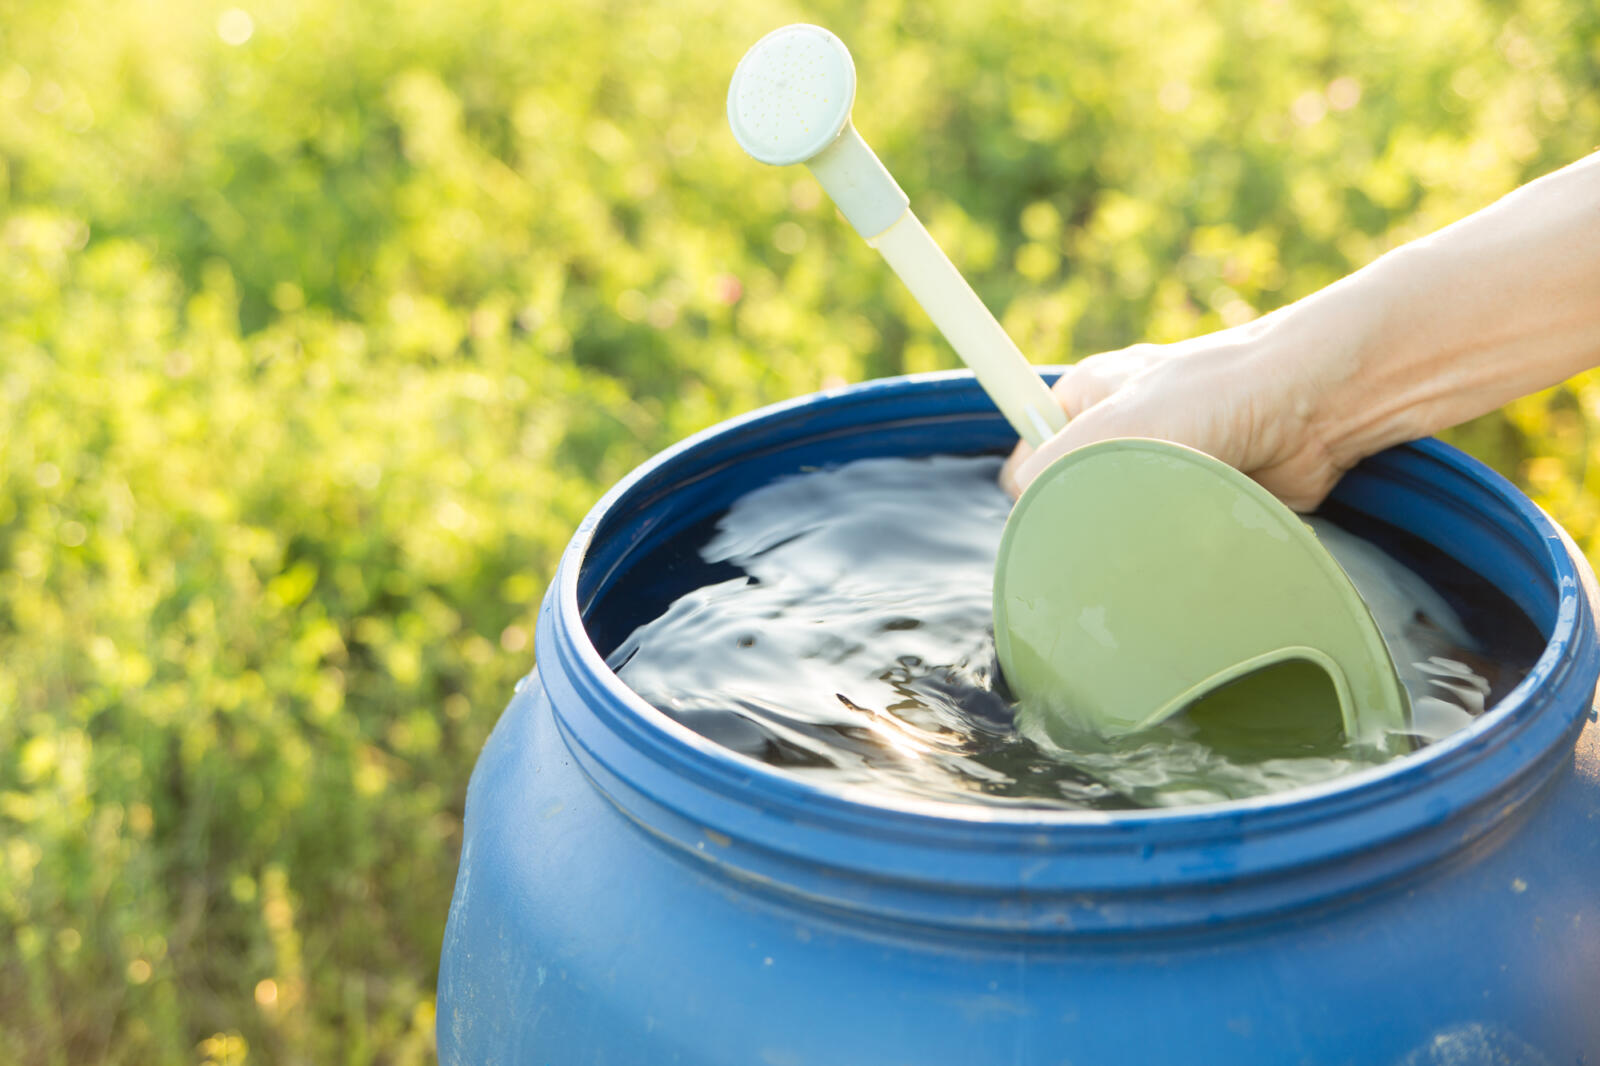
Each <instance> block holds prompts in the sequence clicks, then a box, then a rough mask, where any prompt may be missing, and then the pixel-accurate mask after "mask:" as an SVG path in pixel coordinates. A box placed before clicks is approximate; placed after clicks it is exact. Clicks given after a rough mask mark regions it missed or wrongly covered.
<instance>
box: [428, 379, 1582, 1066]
mask: <svg viewBox="0 0 1600 1066" xmlns="http://www.w3.org/2000/svg"><path fill="white" fill-rule="evenodd" d="M1011 440H1012V438H1011V434H1010V431H1009V430H1008V429H1007V428H1006V426H1005V424H1004V423H1003V422H1002V421H1001V420H1000V418H999V416H998V415H996V414H995V413H994V411H993V408H992V407H991V406H990V405H989V403H988V401H987V400H986V399H985V398H984V397H983V395H982V394H981V393H980V392H979V391H978V389H977V388H976V387H975V385H974V384H973V382H972V380H971V378H970V377H969V376H967V375H965V374H949V375H932V376H919V377H914V378H904V379H894V380H889V381H881V382H874V383H870V384H867V385H863V386H860V387H855V388H849V389H843V390H839V391H835V392H828V393H824V394H820V395H816V396H810V397H806V398H803V399H800V400H797V401H794V402H791V403H785V404H780V405H778V406H775V407H771V408H767V409H765V410H762V411H758V412H755V413H754V414H752V415H749V416H747V417H743V418H739V419H735V420H733V421H731V422H728V423H725V424H723V425H721V426H718V427H715V428H713V429H711V430H709V431H707V432H705V433H702V434H700V435H699V436H696V437H694V438H692V439H690V440H687V441H685V442H683V443H682V444H680V445H678V446H676V447H674V448H671V449H669V450H668V451H666V452H664V453H662V454H661V455H659V456H657V457H656V458H655V459H654V460H652V461H651V462H649V463H647V464H645V465H644V466H643V467H641V468H640V469H638V470H637V471H635V472H634V473H633V474H632V475H630V476H629V477H628V478H627V479H626V480H624V481H623V482H622V483H621V484H619V485H618V486H617V487H616V488H615V489H613V490H612V491H611V492H610V493H609V494H608V495H607V496H606V497H605V499H603V500H602V501H601V502H600V503H599V505H598V506H596V508H595V509H594V511H593V512H592V513H591V514H590V515H589V517H588V518H586V519H585V520H584V522H583V524H582V526H581V527H580V528H579V529H578V531H577V534H576V535H575V536H574V537H573V539H572V543H571V545H570V546H569V547H568V549H567V551H566V554H565V556H564V558H563V560H562V562H561V566H560V569H559V572H558V574H557V576H556V580H555V582H554V584H553V585H552V587H551V588H550V590H549V593H548V595H547V596H546V598H545V601H544V605H543V608H542V611H541V614H540V617H539V626H538V636H537V656H538V667H537V669H536V671H535V673H533V674H532V675H530V676H529V677H528V678H527V679H526V680H525V681H524V682H523V683H522V684H521V685H520V686H519V687H518V691H517V694H516V696H515V698H514V699H513V700H512V701H511V705H510V707H509V708H508V709H507V711H506V712H505V715H504V716H503V717H502V719H501V720H500V723H499V725H498V727H497V728H496V729H495V731H494V734H493V736H492V737H491V738H490V740H489V742H488V744H487V746H486V747H485V749H484V751H483V754H482V757H481V758H480V760H479V762H478V765H477V769H476V771H475V772H474V774H473V778H472V784H471V787H470V790H469V792H468V796H467V808H466V837H465V844H464V846H463V848H462V854H461V866H460V872H459V875H458V879H457V882H456V891H455V899H454V902H453V903H452V905H451V909H450V918H449V926H448V930H447V932H446V936H445V945H444V955H443V960H442V963H441V966H440V973H439V1000H438V1011H439V1013H438V1036H439V1050H440V1057H441V1059H442V1061H443V1062H444V1063H446V1064H448V1066H456V1064H469V1063H470V1064H488V1063H506V1064H529V1066H544V1064H548V1066H581V1064H601V1063H605V1064H611V1066H657V1064H665V1063H690V1064H695V1066H855V1064H859V1066H898V1064H914V1066H942V1064H952V1066H955V1064H959V1066H980V1064H985V1066H986V1064H1030V1066H1031V1064H1061V1063H1071V1064H1074V1066H1105V1064H1121V1063H1130V1064H1138V1063H1174V1064H1179V1063H1182V1064H1211V1063H1215V1064H1227V1066H1247V1064H1257V1063H1259V1064H1271V1066H1286V1064H1351V1066H1378V1064H1396V1066H1402V1064H1403V1066H1424V1064H1435V1063H1439V1064H1444V1063H1449V1064H1452V1066H1477V1064H1488V1063H1496V1064H1498V1063H1511V1064H1518V1066H1540V1064H1545V1063H1549V1064H1560V1066H1570V1064H1573V1063H1586V1062H1587V1063H1600V999H1597V991H1596V986H1597V983H1600V727H1597V726H1594V725H1592V724H1590V723H1592V722H1593V721H1594V718H1595V715H1594V713H1593V711H1592V709H1591V707H1592V702H1593V697H1594V692H1595V683H1596V677H1597V674H1600V648H1597V644H1596V631H1595V622H1594V608H1593V605H1592V599H1593V597H1594V585H1593V577H1592V575H1591V573H1590V571H1589V568H1588V567H1587V566H1586V564H1585V563H1584V562H1583V560H1582V558H1581V557H1580V556H1579V555H1578V554H1577V553H1576V552H1575V551H1574V550H1573V548H1572V546H1571V544H1570V542H1568V541H1567V540H1566V539H1565V537H1564V536H1563V535H1562V534H1561V533H1560V532H1559V530H1558V529H1557V528H1556V527H1555V526H1554V525H1553V524H1552V523H1551V522H1550V520H1549V519H1548V518H1546V517H1545V515H1544V514H1542V513H1541V512H1540V511H1539V510H1538V509H1537V508H1536V507H1534V506H1533V505H1532V504H1531V503H1530V502H1529V501H1528V500H1527V499H1525V498H1524V497H1523V496H1521V495H1520V494H1519V493H1518V492H1517V491H1516V490H1515V489H1514V488H1513V487H1512V486H1511V485H1510V484H1508V483H1507V482H1506V481H1504V480H1503V479H1501V478H1500V477H1499V476H1497V475H1496V474H1494V473H1493V472H1491V471H1490V470H1488V469H1487V468H1485V467H1484V466H1482V465H1481V464H1479V463H1478V462H1476V461H1474V460H1472V459H1470V458H1468V457H1467V456H1465V455H1462V454H1461V453H1459V452H1457V451H1455V450H1453V449H1451V448H1449V447H1446V446H1444V445H1442V444H1440V443H1438V442H1435V441H1423V442H1419V443H1417V444H1413V445H1408V446H1405V447H1401V448H1396V449H1393V450H1391V451H1389V452H1386V453H1384V454H1382V455H1380V456H1377V457H1375V458H1373V459H1372V460H1370V461H1368V462H1366V463H1364V464H1363V465H1361V466H1360V467H1358V468H1357V469H1356V470H1354V471H1352V472H1351V473H1350V474H1349V475H1348V476H1347V477H1346V478H1345V479H1344V481H1343V483H1342V484H1341V485H1340V487H1339V489H1338V492H1337V494H1336V497H1335V498H1336V500H1337V501H1338V504H1339V505H1341V506H1343V507H1345V508H1346V509H1347V510H1348V511H1349V513H1352V514H1356V515H1366V516H1370V517H1373V518H1377V519H1380V520H1381V521H1383V522H1386V523H1389V524H1390V525H1392V526H1395V527H1398V528H1399V529H1401V530H1403V531H1406V532H1409V533H1411V534H1414V535H1415V536H1416V537H1418V538H1421V540H1422V541H1425V542H1427V543H1428V544H1431V545H1433V546H1435V547H1436V548H1437V549H1439V550H1441V551H1443V552H1444V553H1446V554H1448V555H1449V556H1451V557H1453V558H1454V559H1456V560H1458V561H1459V562H1460V563H1462V564H1464V565H1465V566H1467V567H1469V568H1470V569H1472V570H1473V571H1475V572H1476V573H1478V574H1480V575H1483V576H1484V577H1486V578H1487V579H1489V581H1491V582H1492V583H1493V584H1494V585H1496V586H1497V587H1498V588H1499V589H1501V590H1502V591H1503V592H1504V593H1505V595H1506V596H1507V597H1508V598H1509V599H1510V600H1511V601H1512V602H1514V603H1515V604H1516V606H1517V607H1518V608H1520V610H1521V611H1522V612H1523V613H1524V614H1526V615H1527V617H1528V619H1529V620H1530V621H1531V622H1532V623H1533V625H1534V626H1535V627H1537V629H1538V631H1539V633H1540V634H1541V635H1542V637H1543V639H1544V640H1545V642H1546V644H1545V650H1544V652H1543V655H1542V657H1540V658H1539V660H1538V663H1537V665H1536V667H1535V668H1534V670H1533V671H1532V673H1531V674H1530V675H1529V676H1528V677H1527V678H1526V680H1524V681H1523V682H1522V683H1521V684H1520V685H1519V686H1517V688H1516V689H1515V690H1514V691H1513V692H1512V693H1511V694H1510V695H1509V696H1508V697H1506V698H1505V699H1503V700H1502V701H1501V702H1500V704H1499V705H1498V706H1497V707H1495V708H1494V709H1493V710H1492V711H1490V712H1489V713H1487V714H1485V715H1483V716H1482V717H1481V718H1479V719H1477V720H1476V721H1475V722H1474V723H1473V724H1472V725H1471V726H1470V727H1468V728H1466V729H1465V730H1463V731H1461V732H1459V733H1457V734H1455V735H1453V736H1451V737H1449V738H1448V739H1446V740H1444V741H1442V742H1440V743H1437V744H1435V745H1433V746H1431V747H1428V748H1426V749H1424V750H1422V751H1419V752H1417V753H1414V754H1412V755H1409V756H1407V757H1405V758H1403V759H1400V760H1398V761H1396V762H1392V763H1390V764H1388V765H1386V766H1383V767H1379V768H1376V769H1374V770H1370V771H1367V772H1363V773H1359V774H1356V775H1353V776H1350V777H1346V778H1342V779H1339V780H1336V781H1333V782H1330V783H1328V784H1326V785H1323V786H1318V787H1314V788H1308V789H1304V790H1299V791H1296V792H1293V793H1289V794H1283V795H1279V796H1273V797H1267V798H1263V799H1260V800H1255V801H1248V802H1236V803H1229V804H1223V805H1216V806H1207V807H1195V808H1189V809H1177V810H1165V811H1131V812H1113V813H1093V812H1078V811H1054V810H1026V811H1024V810H1013V809H1009V808H1007V809H996V808H993V807H979V806H962V805H958V804H947V803H937V802H928V803H915V802H905V803H895V804H886V803H873V802H870V801H865V800H863V799H862V798H861V796H860V794H859V793H853V792H850V791H847V790H843V789H838V788H831V787H824V786H821V785H818V784H815V783H812V782H810V781H807V780H805V779H803V778H801V777H798V776H794V775H788V774H785V773H782V772H779V771H776V770H774V769H772V768H770V767H767V766H765V765H762V764H760V763H757V762H755V761H752V760H750V759H747V758H744V757H742V756H739V755H736V754H733V753H732V752H730V751H728V750H726V749H723V748H720V747H718V746H716V745H715V744H713V743H711V742H710V741H708V740H705V739H704V738H702V737H700V736H698V735H697V734H695V733H693V732H691V731H689V730H687V729H685V728H683V727H682V726H680V725H678V724H677V723H675V722H673V721H671V720H670V719H669V718H667V717H666V716H665V715H663V714H662V713H660V712H658V711H657V710H655V709H654V708H652V707H651V706H649V705H648V704H646V703H645V702H644V701H642V700H641V699H639V698H638V697H637V696H636V695H634V694H633V693H632V692H631V691H630V690H629V689H628V688H627V687H626V686H625V685H623V684H622V683H621V682H620V681H619V680H618V679H617V677H616V676H615V675H614V674H613V673H612V672H611V671H610V670H609V669H607V667H606V666H605V663H604V661H603V656H604V654H605V653H606V652H608V651H610V650H611V648H612V647H614V646H615V645H616V643H617V642H618V641H620V640H621V639H622V637H623V636H625V635H626V634H627V632H628V631H630V630H631V629H632V628H633V627H634V626H636V625H638V624H639V623H641V622H644V621H646V620H647V619H649V618H650V617H653V616H654V615H655V614H657V613H659V611H660V610H661V609H662V608H663V607H665V605H666V604H667V603H668V602H670V601H671V600H672V599H673V598H674V597H676V596H677V595H679V594H681V593H682V592H684V591H686V590H687V589H688V588H689V587H692V585H693V584H695V583H696V582H697V580H698V578H699V576H701V575H697V573H696V566H697V565H698V564H697V563H696V562H695V561H694V560H692V559H685V558H682V557H673V556H671V555H670V554H668V555H663V553H662V546H663V545H666V544H669V543H671V542H672V541H673V539H674V538H675V537H677V536H678V535H679V534H682V533H684V532H685V531H689V530H693V529H694V528H696V527H703V526H705V525H706V524H707V523H709V522H710V521H712V520H713V518H714V516H716V515H717V514H718V513H720V512H721V511H722V510H723V509H724V508H726V507H727V506H728V505H729V503H731V502H732V501H733V500H734V499H735V498H737V497H738V496H740V495H742V494H743V493H745V492H747V491H748V490H750V489H752V488H754V487H756V486H758V485H762V484H764V483H766V482H769V481H771V480H772V479H773V478H776V477H779V476H781V475H783V474H787V473H791V472H793V471H797V470H800V469H802V468H804V467H808V466H816V465H822V464H829V463H841V462H845V461H848V460H852V459H858V458H862V457H866V456H882V455H924V454H930V453H977V452H993V451H1000V450H1003V449H1005V448H1007V447H1009V445H1010V443H1011Z"/></svg>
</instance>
